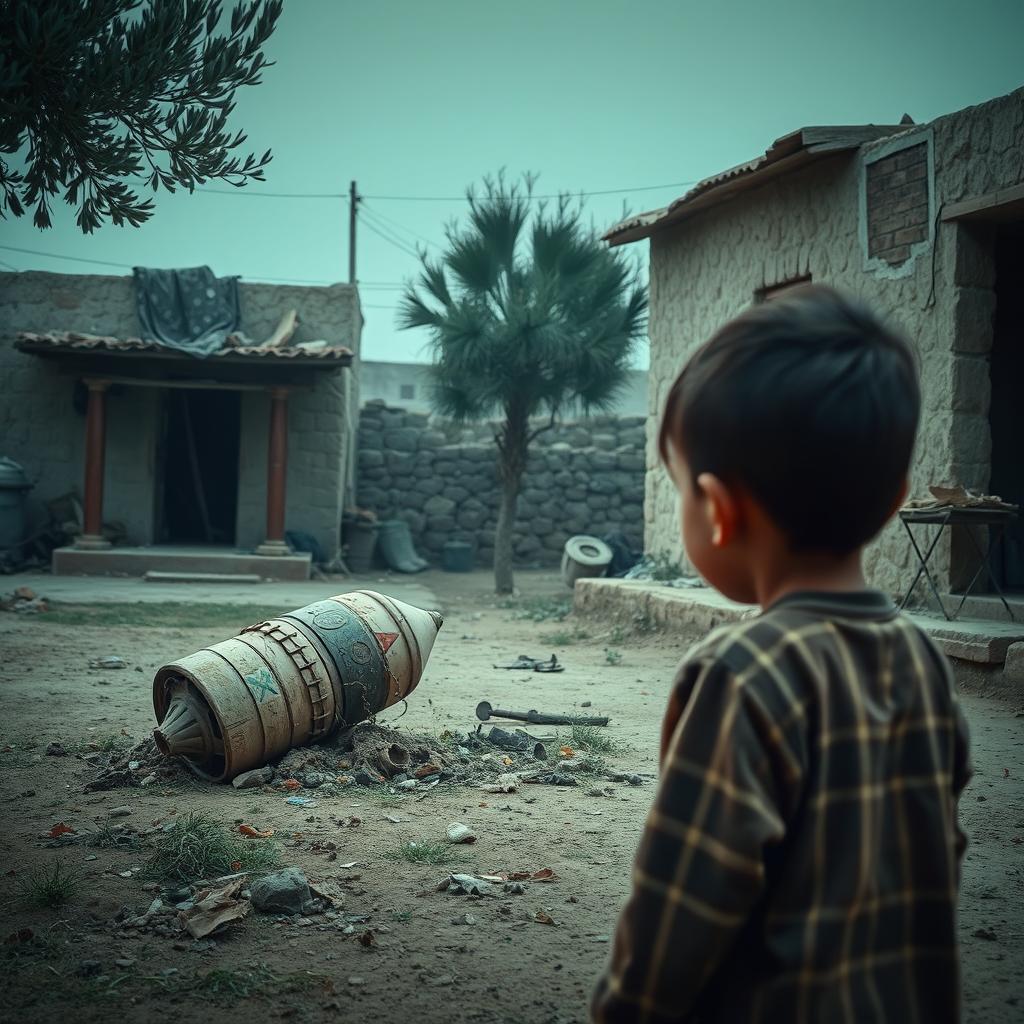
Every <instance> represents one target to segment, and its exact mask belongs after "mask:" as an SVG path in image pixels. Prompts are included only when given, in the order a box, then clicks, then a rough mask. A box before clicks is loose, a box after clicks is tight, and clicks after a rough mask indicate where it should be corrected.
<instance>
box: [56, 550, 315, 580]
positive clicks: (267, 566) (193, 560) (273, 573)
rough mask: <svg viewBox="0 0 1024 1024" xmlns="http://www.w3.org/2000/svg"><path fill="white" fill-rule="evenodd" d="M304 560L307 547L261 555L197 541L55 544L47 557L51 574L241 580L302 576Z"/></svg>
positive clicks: (307, 559) (307, 561) (305, 569)
mask: <svg viewBox="0 0 1024 1024" xmlns="http://www.w3.org/2000/svg"><path fill="white" fill-rule="evenodd" d="M310 565H311V556H310V555H309V553H308V552H293V553H292V554H290V555H274V556H267V555H256V554H253V553H252V552H249V551H238V550H237V549H235V548H224V547H204V546H201V545H196V546H189V547H185V546H182V547H177V546H171V545H168V546H162V545H155V546H153V547H139V548H135V547H112V548H105V549H103V550H101V551H90V550H85V549H79V548H74V547H68V548H57V550H56V551H54V553H53V562H52V566H53V574H54V575H55V576H145V575H146V574H147V573H149V572H159V573H175V574H179V575H180V574H188V575H196V574H204V575H209V574H214V575H217V576H223V577H232V578H239V577H242V578H243V579H241V580H239V581H240V582H245V580H244V577H249V578H250V579H251V578H252V577H257V578H258V579H260V580H308V579H309V570H310Z"/></svg>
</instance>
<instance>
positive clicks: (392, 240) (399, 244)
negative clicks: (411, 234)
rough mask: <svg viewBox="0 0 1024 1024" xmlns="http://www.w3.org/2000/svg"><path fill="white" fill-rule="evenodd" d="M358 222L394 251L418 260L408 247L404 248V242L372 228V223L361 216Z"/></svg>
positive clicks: (416, 255) (417, 256)
mask: <svg viewBox="0 0 1024 1024" xmlns="http://www.w3.org/2000/svg"><path fill="white" fill-rule="evenodd" d="M359 220H360V222H361V223H362V224H363V226H364V227H367V228H369V229H370V230H371V231H372V232H373V233H374V234H375V235H377V236H378V237H380V238H383V239H384V241H385V242H388V243H390V244H391V245H393V246H394V247H395V248H396V249H398V250H399V251H400V252H403V253H405V255H406V256H411V257H412V258H413V259H419V255H418V254H417V253H416V252H414V251H413V250H412V249H410V248H409V247H408V246H406V244H405V243H404V242H402V241H399V240H398V239H396V238H395V237H393V236H392V235H389V234H385V232H384V231H382V230H381V229H380V228H379V227H376V226H374V223H373V221H372V220H369V219H368V218H366V217H363V215H362V214H360V215H359Z"/></svg>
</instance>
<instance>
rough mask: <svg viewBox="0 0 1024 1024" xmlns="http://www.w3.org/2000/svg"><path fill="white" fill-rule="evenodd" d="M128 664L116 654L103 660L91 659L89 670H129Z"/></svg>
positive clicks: (106, 656) (104, 657)
mask: <svg viewBox="0 0 1024 1024" xmlns="http://www.w3.org/2000/svg"><path fill="white" fill-rule="evenodd" d="M127 667H128V662H127V661H125V660H124V658H119V657H118V656H117V655H116V654H107V655H104V656H103V657H102V658H91V659H90V660H89V668H127Z"/></svg>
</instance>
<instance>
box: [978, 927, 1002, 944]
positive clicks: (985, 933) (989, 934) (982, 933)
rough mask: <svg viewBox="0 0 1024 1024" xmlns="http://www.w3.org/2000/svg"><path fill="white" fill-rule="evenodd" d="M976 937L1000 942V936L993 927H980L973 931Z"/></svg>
mask: <svg viewBox="0 0 1024 1024" xmlns="http://www.w3.org/2000/svg"><path fill="white" fill-rule="evenodd" d="M973 935H974V937H975V938H976V939H984V940H985V941H986V942H998V941H999V936H998V935H996V933H995V931H994V929H992V928H979V929H977V931H975V932H974V933H973Z"/></svg>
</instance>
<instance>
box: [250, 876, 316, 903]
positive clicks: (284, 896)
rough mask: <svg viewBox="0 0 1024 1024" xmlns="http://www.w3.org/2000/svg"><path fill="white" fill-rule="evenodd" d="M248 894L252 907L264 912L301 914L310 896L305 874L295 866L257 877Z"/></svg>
mask: <svg viewBox="0 0 1024 1024" xmlns="http://www.w3.org/2000/svg"><path fill="white" fill-rule="evenodd" d="M250 894H251V895H250V898H251V899H252V905H253V907H255V909H256V910H259V911H261V912H262V913H265V914H301V913H302V910H303V907H304V906H305V905H306V904H307V903H308V902H309V901H310V899H311V898H312V895H311V893H310V891H309V882H308V881H307V879H306V876H305V874H304V873H303V871H302V870H301V869H300V868H295V867H291V868H284V869H283V870H281V871H275V872H273V873H272V874H269V875H264V876H263V877H262V878H257V879H256V880H255V881H254V882H253V883H252V884H251V886H250Z"/></svg>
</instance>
